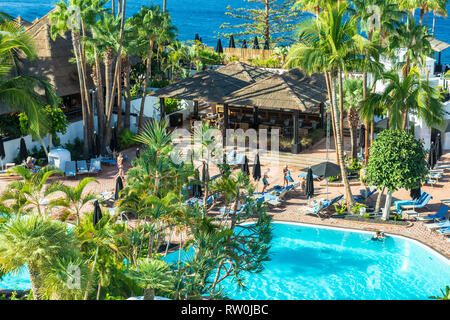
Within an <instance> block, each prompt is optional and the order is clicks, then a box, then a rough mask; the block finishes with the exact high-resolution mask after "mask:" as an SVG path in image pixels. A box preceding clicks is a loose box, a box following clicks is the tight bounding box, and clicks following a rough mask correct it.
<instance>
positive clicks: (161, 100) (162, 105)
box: [159, 98, 166, 122]
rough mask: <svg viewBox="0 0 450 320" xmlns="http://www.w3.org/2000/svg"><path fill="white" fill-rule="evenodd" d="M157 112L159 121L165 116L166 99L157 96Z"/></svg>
mask: <svg viewBox="0 0 450 320" xmlns="http://www.w3.org/2000/svg"><path fill="white" fill-rule="evenodd" d="M159 114H160V119H159V121H160V122H161V121H162V120H163V119H164V118H165V117H166V99H165V98H159Z"/></svg>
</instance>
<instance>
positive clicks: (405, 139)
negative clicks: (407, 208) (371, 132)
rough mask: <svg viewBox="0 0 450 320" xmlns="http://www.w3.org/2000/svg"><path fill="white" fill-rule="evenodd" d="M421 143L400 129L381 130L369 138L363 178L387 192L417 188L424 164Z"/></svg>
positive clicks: (423, 151)
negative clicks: (370, 139) (368, 151)
mask: <svg viewBox="0 0 450 320" xmlns="http://www.w3.org/2000/svg"><path fill="white" fill-rule="evenodd" d="M425 157H426V153H425V150H424V148H423V145H422V143H421V142H419V141H417V140H416V139H414V137H413V136H412V135H410V134H408V133H407V132H405V131H402V130H385V131H383V132H381V133H380V134H379V135H378V136H377V138H376V139H375V140H374V141H373V144H372V146H371V147H370V158H369V164H368V166H367V181H368V183H369V184H370V185H373V186H376V187H377V188H382V187H386V188H387V189H388V190H389V192H394V191H396V190H398V189H400V188H405V189H407V190H410V189H413V188H417V186H420V185H421V184H422V182H423V181H425V179H426V176H427V174H428V166H427V163H426V161H425Z"/></svg>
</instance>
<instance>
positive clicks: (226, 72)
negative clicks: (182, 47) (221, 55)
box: [151, 62, 272, 102]
mask: <svg viewBox="0 0 450 320" xmlns="http://www.w3.org/2000/svg"><path fill="white" fill-rule="evenodd" d="M270 75H272V73H271V72H269V71H266V70H263V69H260V68H257V67H254V66H251V65H248V64H244V63H241V62H233V63H230V64H228V65H226V66H224V67H221V68H218V69H216V70H207V71H202V72H199V73H196V74H194V75H193V76H192V77H189V78H186V79H183V80H180V81H178V82H176V83H174V84H171V85H169V86H167V87H164V88H162V89H159V90H156V91H154V92H153V93H152V94H151V95H152V96H157V97H160V98H175V99H186V100H200V101H205V102H222V101H223V98H224V97H225V96H227V95H228V94H230V93H232V92H234V91H236V90H239V89H242V88H244V87H246V86H248V85H250V84H252V83H254V82H256V81H258V80H260V79H264V78H266V77H268V76H270Z"/></svg>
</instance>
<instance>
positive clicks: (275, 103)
mask: <svg viewBox="0 0 450 320" xmlns="http://www.w3.org/2000/svg"><path fill="white" fill-rule="evenodd" d="M326 99H327V87H326V83H325V79H324V78H323V76H322V75H318V74H314V75H312V76H311V77H309V76H306V75H305V74H303V73H302V72H301V71H300V70H298V69H293V70H290V71H289V72H285V73H283V74H273V75H272V76H270V77H267V78H265V79H262V80H259V81H257V82H255V83H254V84H251V85H249V86H247V87H245V88H242V89H240V90H238V91H235V92H233V93H231V94H230V95H228V96H227V97H226V98H225V101H224V102H225V103H227V104H230V105H242V106H253V107H261V108H265V109H290V110H298V111H301V112H304V111H308V109H311V108H312V107H315V106H317V105H319V104H320V103H322V102H324V101H325V100H326Z"/></svg>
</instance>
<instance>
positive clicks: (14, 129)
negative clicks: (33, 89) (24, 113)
mask: <svg viewBox="0 0 450 320" xmlns="http://www.w3.org/2000/svg"><path fill="white" fill-rule="evenodd" d="M0 135H1V136H2V137H8V138H11V139H16V138H19V137H21V136H22V131H21V130H20V120H19V115H18V113H5V114H1V115H0Z"/></svg>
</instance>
